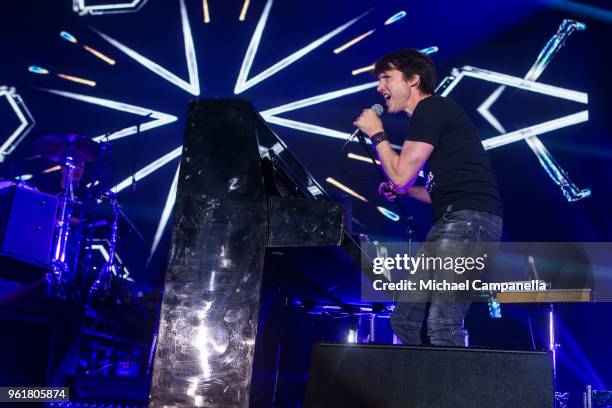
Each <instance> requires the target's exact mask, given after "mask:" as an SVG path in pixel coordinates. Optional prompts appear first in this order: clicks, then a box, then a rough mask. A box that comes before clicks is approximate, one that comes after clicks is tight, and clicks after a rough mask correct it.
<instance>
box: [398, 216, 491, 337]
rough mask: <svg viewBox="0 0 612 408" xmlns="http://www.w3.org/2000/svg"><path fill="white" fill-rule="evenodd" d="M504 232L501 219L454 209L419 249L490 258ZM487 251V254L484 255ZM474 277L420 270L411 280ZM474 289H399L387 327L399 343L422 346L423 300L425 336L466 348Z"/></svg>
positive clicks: (436, 254) (432, 253)
mask: <svg viewBox="0 0 612 408" xmlns="http://www.w3.org/2000/svg"><path fill="white" fill-rule="evenodd" d="M501 233H502V218H501V217H500V216H498V215H495V214H491V213H487V212H483V211H476V210H457V211H452V212H447V213H445V214H444V216H442V217H441V218H440V219H438V221H437V222H436V223H435V224H434V225H433V227H432V228H431V230H430V231H429V233H428V234H427V239H426V240H425V242H424V243H423V246H422V248H421V250H420V253H419V255H418V256H420V255H421V254H422V255H424V256H426V257H441V258H447V257H451V258H454V259H457V258H460V257H462V258H465V257H473V258H477V257H483V256H484V257H485V258H484V259H489V258H490V257H491V256H492V255H493V254H494V252H495V251H496V250H497V247H498V245H499V241H500V239H501ZM485 254H486V256H485ZM477 278H478V275H477V274H476V275H475V274H474V273H473V272H471V273H457V271H456V270H450V271H448V270H446V271H441V270H436V269H434V270H431V269H423V268H421V269H418V270H417V271H416V272H415V274H414V275H413V276H411V280H415V281H417V282H418V281H419V280H430V279H435V280H437V281H442V280H446V281H449V280H450V281H454V282H461V281H465V280H466V279H477ZM472 295H473V292H471V291H468V292H466V291H462V292H458V291H455V292H452V291H447V292H444V291H426V290H425V291H422V292H419V295H418V296H416V297H415V295H414V293H408V292H401V294H400V296H399V299H398V303H397V304H396V305H395V310H394V311H393V313H392V314H391V328H392V329H393V331H394V332H395V334H396V335H397V336H398V337H399V338H400V340H401V341H402V343H404V344H408V345H421V344H422V339H421V329H422V327H423V322H424V320H425V314H426V310H427V303H428V302H429V303H430V307H429V314H428V316H427V335H428V337H429V340H430V342H431V344H432V345H438V346H457V347H465V346H467V340H466V339H467V331H466V330H465V328H464V325H463V319H464V318H465V315H466V314H467V311H468V309H469V307H470V303H471V300H472Z"/></svg>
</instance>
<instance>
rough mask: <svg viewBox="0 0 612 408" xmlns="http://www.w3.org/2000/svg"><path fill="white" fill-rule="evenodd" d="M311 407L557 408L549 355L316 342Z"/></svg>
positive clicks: (308, 397) (307, 404)
mask: <svg viewBox="0 0 612 408" xmlns="http://www.w3.org/2000/svg"><path fill="white" fill-rule="evenodd" d="M304 407H307V408H332V407H333V408H338V407H351V408H366V407H367V408H433V407H435V408H451V407H452V408H490V407H496V408H506V407H507V408H516V407H521V408H551V407H554V391H553V369H552V359H551V356H550V355H549V354H548V353H547V352H531V351H507V350H486V349H470V348H442V347H439V348H438V347H407V346H391V345H389V346H383V345H360V344H354V345H352V344H317V345H315V346H314V349H313V352H312V356H311V360H310V369H309V372H308V384H307V388H306V397H305V400H304Z"/></svg>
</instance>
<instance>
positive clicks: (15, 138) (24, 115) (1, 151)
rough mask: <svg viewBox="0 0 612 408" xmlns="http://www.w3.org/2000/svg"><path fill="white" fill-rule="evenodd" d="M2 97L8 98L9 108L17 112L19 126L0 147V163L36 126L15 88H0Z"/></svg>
mask: <svg viewBox="0 0 612 408" xmlns="http://www.w3.org/2000/svg"><path fill="white" fill-rule="evenodd" d="M2 96H4V97H5V98H6V101H7V102H8V104H9V106H10V107H11V109H12V110H13V112H15V116H17V119H18V120H19V126H17V128H16V129H15V130H13V132H12V133H11V134H10V135H9V136H8V137H7V138H6V140H5V141H4V143H2V145H1V146H0V163H1V162H3V161H4V159H5V158H6V156H8V155H9V154H11V153H12V152H13V150H15V148H16V147H17V145H18V144H19V143H20V142H21V141H22V140H23V139H24V138H25V137H26V136H27V135H28V133H29V132H30V130H32V128H33V127H34V125H35V124H36V121H35V120H34V117H33V116H32V114H31V113H30V111H29V110H28V107H27V106H26V105H25V103H24V102H23V99H22V98H21V96H20V95H19V94H18V93H17V92H16V90H15V88H12V87H8V86H0V97H2Z"/></svg>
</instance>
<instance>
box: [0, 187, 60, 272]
mask: <svg viewBox="0 0 612 408" xmlns="http://www.w3.org/2000/svg"><path fill="white" fill-rule="evenodd" d="M56 211H57V197H55V196H52V195H49V194H44V193H41V192H39V191H35V190H32V189H29V188H24V187H20V186H17V185H13V186H10V187H6V188H2V189H0V256H2V257H8V258H9V259H15V260H18V261H21V262H26V263H29V264H34V265H37V266H46V265H48V264H49V258H50V254H51V246H52V243H53V229H54V226H55V212H56Z"/></svg>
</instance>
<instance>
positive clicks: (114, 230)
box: [89, 191, 121, 300]
mask: <svg viewBox="0 0 612 408" xmlns="http://www.w3.org/2000/svg"><path fill="white" fill-rule="evenodd" d="M106 196H107V198H108V199H109V201H110V203H111V207H112V209H113V222H112V224H111V233H110V240H109V248H108V259H107V260H106V263H105V264H104V266H102V268H101V269H100V272H99V273H98V277H97V278H96V280H95V281H94V283H93V285H92V286H91V288H90V289H89V299H90V300H91V298H92V296H100V297H102V298H105V297H108V296H110V289H111V281H112V279H113V275H116V276H118V273H119V268H118V266H117V264H116V263H115V252H116V247H117V238H118V236H119V234H118V231H119V214H120V212H121V209H120V206H119V202H118V201H117V196H116V194H115V193H113V192H111V191H109V192H108V193H107V194H106Z"/></svg>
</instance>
